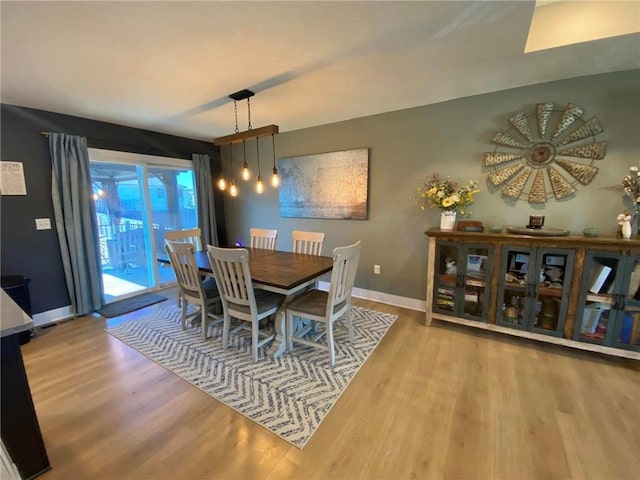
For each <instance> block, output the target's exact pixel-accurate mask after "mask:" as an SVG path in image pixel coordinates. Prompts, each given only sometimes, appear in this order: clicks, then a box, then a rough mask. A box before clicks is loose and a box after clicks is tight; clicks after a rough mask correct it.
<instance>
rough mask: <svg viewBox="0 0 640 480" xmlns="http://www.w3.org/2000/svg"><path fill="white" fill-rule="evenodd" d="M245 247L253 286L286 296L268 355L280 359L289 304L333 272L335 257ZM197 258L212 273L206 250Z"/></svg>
mask: <svg viewBox="0 0 640 480" xmlns="http://www.w3.org/2000/svg"><path fill="white" fill-rule="evenodd" d="M246 250H248V251H249V271H250V272H251V280H252V281H253V286H254V287H255V288H260V289H262V290H267V291H270V292H275V293H279V294H281V295H284V296H285V298H284V301H283V302H282V304H281V305H280V308H278V311H277V312H276V317H275V329H276V338H275V340H274V341H273V343H272V344H271V346H270V347H269V349H268V351H267V354H268V355H269V357H271V358H278V357H279V356H280V355H282V353H283V352H284V351H285V348H286V341H285V338H286V335H285V332H286V316H285V312H286V307H287V304H288V303H289V302H290V301H291V300H292V299H293V298H294V297H295V296H296V295H298V294H300V293H301V292H303V291H305V290H306V289H307V288H308V287H309V286H310V285H313V284H314V283H315V281H316V280H317V279H318V277H321V276H322V275H324V274H325V273H327V272H330V271H331V269H332V268H333V258H332V257H325V256H320V255H306V254H302V253H292V252H282V251H279V250H264V249H260V248H246ZM195 257H196V263H197V265H198V269H199V270H200V271H201V272H202V273H204V274H212V273H213V271H212V269H211V264H210V263H209V257H207V252H206V251H199V252H196V253H195ZM157 260H158V261H159V262H161V263H170V262H169V257H168V256H166V255H159V256H158V257H157Z"/></svg>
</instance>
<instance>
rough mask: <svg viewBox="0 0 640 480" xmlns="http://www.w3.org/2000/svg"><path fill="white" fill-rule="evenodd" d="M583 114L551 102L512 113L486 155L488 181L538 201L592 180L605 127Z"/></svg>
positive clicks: (508, 193) (512, 196) (603, 146)
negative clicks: (505, 127)
mask: <svg viewBox="0 0 640 480" xmlns="http://www.w3.org/2000/svg"><path fill="white" fill-rule="evenodd" d="M583 115H584V110H583V109H582V108H580V107H579V106H577V105H573V104H571V103H569V104H568V105H567V106H566V107H564V108H563V107H558V106H556V105H555V104H554V103H550V102H547V103H539V104H538V105H536V111H535V113H531V114H526V113H525V112H523V111H520V112H517V113H515V114H514V115H512V116H511V117H509V124H510V127H509V129H508V130H506V131H504V132H498V133H496V134H495V136H494V137H493V138H492V139H491V143H494V144H495V145H496V148H495V150H494V151H493V152H487V153H485V156H484V166H485V168H486V169H487V171H488V172H489V174H488V175H487V179H488V181H489V183H490V184H491V185H493V186H494V187H495V188H496V189H500V191H501V193H502V195H503V196H505V197H507V198H510V199H513V200H526V201H528V202H529V203H534V204H541V203H546V202H547V200H549V199H551V198H555V199H556V200H560V199H562V198H566V197H569V196H571V195H573V194H574V193H575V192H576V186H577V185H578V184H581V185H588V184H589V183H591V182H592V181H593V179H594V178H595V176H596V175H597V174H598V170H599V169H598V167H596V166H594V164H595V161H596V160H602V159H603V158H604V156H605V154H606V151H607V142H606V141H598V140H597V139H596V135H598V134H601V133H602V132H603V131H604V130H603V128H602V126H601V125H600V121H599V120H598V119H597V118H596V117H593V118H591V119H590V120H583V118H582V117H583ZM563 157H567V158H563ZM545 173H546V175H545Z"/></svg>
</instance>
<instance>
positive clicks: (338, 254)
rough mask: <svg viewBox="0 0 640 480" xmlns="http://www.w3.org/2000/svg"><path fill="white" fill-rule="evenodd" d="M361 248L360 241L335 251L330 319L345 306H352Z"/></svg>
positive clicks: (327, 313) (330, 292) (329, 303)
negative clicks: (352, 293) (352, 294)
mask: <svg viewBox="0 0 640 480" xmlns="http://www.w3.org/2000/svg"><path fill="white" fill-rule="evenodd" d="M360 248H361V247H360V241H357V242H356V243H354V244H353V245H349V246H347V247H337V248H334V249H333V270H332V271H331V285H330V286H329V298H328V301H327V310H326V316H327V318H329V319H332V318H333V317H334V316H336V313H337V312H338V311H340V310H343V308H341V307H342V305H343V304H344V305H347V306H350V305H351V292H352V291H353V284H354V283H355V280H356V272H357V271H358V262H359V261H360Z"/></svg>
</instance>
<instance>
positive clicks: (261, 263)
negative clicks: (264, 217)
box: [158, 248, 333, 290]
mask: <svg viewBox="0 0 640 480" xmlns="http://www.w3.org/2000/svg"><path fill="white" fill-rule="evenodd" d="M246 250H247V251H248V252H249V271H250V272H251V279H252V281H253V282H254V283H256V284H261V285H269V286H271V287H275V288H280V289H282V290H293V289H294V288H295V287H297V286H299V285H301V284H303V283H306V282H309V281H310V280H313V279H315V278H317V277H319V276H320V275H322V274H324V273H327V272H330V271H331V269H332V268H333V258H332V257H324V256H320V255H306V254H302V253H292V252H282V251H280V250H264V249H260V248H246ZM195 257H196V263H197V264H198V268H199V269H200V271H201V272H206V273H212V270H211V264H210V263H209V257H207V252H205V251H202V252H196V254H195ZM158 261H159V262H161V263H169V257H168V256H166V255H159V256H158Z"/></svg>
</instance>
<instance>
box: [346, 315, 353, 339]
mask: <svg viewBox="0 0 640 480" xmlns="http://www.w3.org/2000/svg"><path fill="white" fill-rule="evenodd" d="M347 328H348V329H349V343H353V321H352V320H351V307H349V308H348V309H347Z"/></svg>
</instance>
